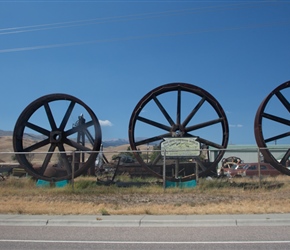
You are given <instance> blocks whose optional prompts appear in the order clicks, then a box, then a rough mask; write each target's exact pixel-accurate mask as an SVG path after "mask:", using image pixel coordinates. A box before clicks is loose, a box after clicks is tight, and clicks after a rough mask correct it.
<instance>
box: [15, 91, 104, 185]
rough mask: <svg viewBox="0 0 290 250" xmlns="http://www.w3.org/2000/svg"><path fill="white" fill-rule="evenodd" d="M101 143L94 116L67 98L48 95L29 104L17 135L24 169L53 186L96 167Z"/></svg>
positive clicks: (82, 104) (18, 150) (17, 152)
mask: <svg viewBox="0 0 290 250" xmlns="http://www.w3.org/2000/svg"><path fill="white" fill-rule="evenodd" d="M56 110H57V111H58V112H56ZM60 113H62V115H59V114H60ZM80 114H81V115H80ZM76 120H77V123H75V121H76ZM31 136H33V137H31ZM101 141H102V136H101V128H100V124H99V121H98V119H97V117H96V115H95V114H94V112H93V111H92V110H91V109H90V108H89V107H88V106H87V105H86V104H85V103H84V102H82V101H81V100H79V99H77V98H75V97H73V96H70V95H66V94H51V95H46V96H43V97H40V98H38V99H37V100H35V101H34V102H32V103H31V104H29V105H28V106H27V107H26V108H25V109H24V111H23V112H22V113H21V115H20V116H19V118H18V120H17V122H16V124H15V128H14V133H13V147H14V151H15V152H16V158H17V160H18V161H19V163H20V165H21V166H23V167H24V168H25V169H26V171H27V172H28V173H29V174H31V175H32V176H34V177H35V178H37V179H42V180H47V181H50V182H54V181H60V180H69V179H71V178H72V177H78V176H79V175H81V174H83V173H84V172H85V171H87V170H88V169H89V168H90V167H91V166H92V165H94V162H95V159H96V157H97V154H98V151H99V150H100V146H101ZM72 152H76V153H72ZM73 163H74V164H73Z"/></svg>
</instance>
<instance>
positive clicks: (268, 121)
mask: <svg viewBox="0 0 290 250" xmlns="http://www.w3.org/2000/svg"><path fill="white" fill-rule="evenodd" d="M289 85H290V82H286V83H283V84H282V85H280V86H278V87H277V88H275V89H274V90H273V91H272V92H271V93H270V94H269V95H268V96H267V97H266V98H265V99H264V101H263V102H262V103H261V105H260V107H259V108H258V111H257V114H256V117H255V137H256V141H257V145H258V147H259V148H260V151H261V153H262V154H263V156H264V159H265V161H267V162H269V163H271V164H272V165H273V166H274V167H275V168H276V169H278V170H279V171H281V172H282V173H285V174H287V175H290V170H289V169H288V168H287V167H288V161H289V156H290V149H288V150H287V151H286V153H285V155H283V157H282V158H281V160H280V161H278V160H276V158H275V157H274V156H273V153H272V150H271V148H270V147H269V146H270V144H271V143H273V142H275V141H276V140H283V139H285V138H287V137H289V135H290V132H289V125H290V122H289V118H288V117H289V112H290V104H289V101H288V99H287V97H289V96H290V95H289V91H290V88H289ZM273 104H275V105H274V108H272V109H271V107H272V105H273ZM277 104H278V105H280V108H279V109H277ZM56 111H57V112H56ZM60 114H62V115H60ZM80 114H81V115H80ZM76 121H77V122H76ZM273 125H274V126H277V129H276V130H273ZM282 128H283V130H282ZM272 131H274V132H275V134H274V135H271V133H272ZM281 131H282V132H281ZM228 139H229V126H228V121H227V118H226V115H225V112H224V110H223V109H222V107H221V105H220V104H219V103H218V101H217V100H216V99H215V98H214V97H213V96H212V95H211V94H210V93H208V92H207V91H205V90H204V89H202V88H200V87H197V86H195V85H192V84H188V83H169V84H165V85H161V86H159V87H157V88H155V89H153V90H152V91H150V92H149V93H147V94H146V95H145V96H144V97H143V98H142V99H141V100H140V101H139V102H138V104H137V105H136V107H135V108H134V110H133V112H132V115H131V118H130V121H129V143H130V147H131V150H132V153H133V154H134V157H135V158H136V160H137V161H138V163H139V165H140V166H141V167H142V168H143V169H147V170H149V171H150V172H151V173H152V174H154V175H155V176H158V177H162V176H163V171H164V170H163V169H165V171H166V172H165V176H166V179H167V180H171V181H187V180H192V179H195V178H197V177H198V176H200V177H202V176H207V175H210V174H211V173H212V172H215V173H216V167H217V165H218V163H219V162H220V161H221V159H222V158H223V155H224V153H225V150H226V148H227V145H228ZM101 142H102V136H101V128H100V124H99V121H98V119H97V117H96V115H95V114H94V112H93V111H92V110H91V109H90V108H89V107H88V106H87V105H86V104H85V103H84V102H82V101H81V100H79V99H77V98H75V97H73V96H70V95H67V94H51V95H46V96H43V97H40V98H38V99H37V100H35V101H34V102H32V103H31V104H29V105H28V106H27V107H26V108H25V109H24V111H23V112H22V113H21V115H20V116H19V118H18V120H17V122H16V124H15V128H14V133H13V147H14V151H15V153H16V158H17V160H18V161H19V163H20V165H21V166H24V168H25V169H26V171H27V172H28V173H29V174H31V175H32V176H34V177H35V178H37V179H42V180H47V181H51V182H54V181H59V180H69V179H71V178H74V177H78V176H79V175H81V174H84V173H86V171H89V170H92V171H94V167H95V160H96V157H97V156H98V152H100V148H101ZM153 147H154V150H153ZM140 148H143V149H144V148H145V149H148V150H149V149H150V150H151V155H150V159H149V157H148V155H147V157H144V155H142V154H141V151H140ZM209 148H210V150H211V151H214V154H213V155H214V156H213V157H209V155H208V152H209V150H208V149H209ZM177 149H178V150H177ZM180 149H181V150H180ZM177 151H178V152H177ZM164 160H165V161H164ZM165 165H166V168H164V166H165ZM92 168H93V169H92ZM112 175H114V174H112Z"/></svg>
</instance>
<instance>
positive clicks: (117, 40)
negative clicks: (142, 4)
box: [0, 20, 290, 53]
mask: <svg viewBox="0 0 290 250" xmlns="http://www.w3.org/2000/svg"><path fill="white" fill-rule="evenodd" d="M289 24H290V20H287V21H284V22H273V23H263V24H253V25H248V26H239V27H224V28H217V29H203V30H190V31H183V32H174V33H159V34H149V35H144V36H128V37H119V38H112V39H99V40H91V41H83V42H71V43H61V44H50V45H38V46H30V47H20V48H12V49H2V50H0V53H11V52H20V51H29V50H40V49H51V48H60V47H70V46H77V45H85V44H95V43H109V42H119V41H130V40H140V39H149V38H158V37H170V36H181V35H192V34H200V33H209V32H224V31H234V30H241V29H257V28H265V27H273V26H282V25H289Z"/></svg>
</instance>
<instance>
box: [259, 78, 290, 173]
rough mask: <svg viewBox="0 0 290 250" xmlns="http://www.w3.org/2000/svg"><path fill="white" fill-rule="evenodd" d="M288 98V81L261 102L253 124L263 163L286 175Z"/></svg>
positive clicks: (289, 153) (289, 150) (289, 132)
mask: <svg viewBox="0 0 290 250" xmlns="http://www.w3.org/2000/svg"><path fill="white" fill-rule="evenodd" d="M289 97H290V81H288V82H285V83H283V84H281V85H279V86H278V87H277V88H275V89H274V90H273V91H272V92H271V93H270V94H269V95H268V96H267V97H266V98H265V99H264V100H263V101H262V103H261V104H260V106H259V108H258V110H257V113H256V117H255V124H254V129H255V138H256V142H257V145H258V147H259V148H260V151H261V153H262V155H263V157H264V161H266V162H268V163H270V164H271V165H272V166H273V167H275V168H276V169H278V170H279V171H280V172H282V173H284V174H287V175H290V170H289V158H290V148H289V145H290V130H289V128H290V119H289V113H290V103H289ZM287 145H288V146H287Z"/></svg>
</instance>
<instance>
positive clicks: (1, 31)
mask: <svg viewBox="0 0 290 250" xmlns="http://www.w3.org/2000/svg"><path fill="white" fill-rule="evenodd" d="M259 7H261V5H259V6H257V5H256V6H254V5H253V4H230V5H224V6H209V7H202V8H192V9H181V10H173V11H163V12H151V13H141V14H132V15H126V16H115V17H104V18H94V19H87V20H78V21H68V22H58V23H49V24H39V25H30V26H20V27H10V28H2V29H0V35H9V34H17V33H25V32H36V31H43V30H51V29H61V28H69V27H77V26H85V25H93V24H104V23H114V22H127V21H133V20H144V19H153V18H162V17H168V16H177V15H184V14H187V15H189V14H196V13H200V12H202V13H203V12H216V11H226V10H236V9H238V10H240V9H248V8H259Z"/></svg>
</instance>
